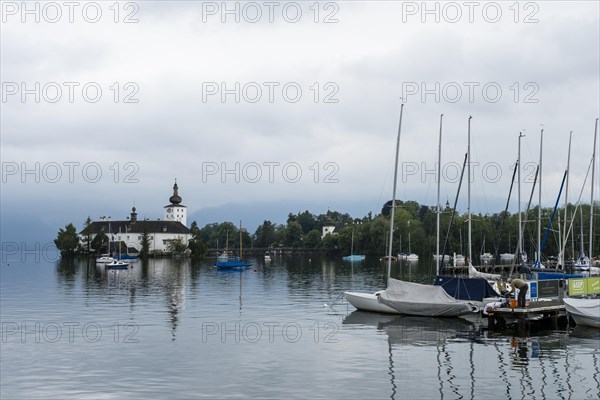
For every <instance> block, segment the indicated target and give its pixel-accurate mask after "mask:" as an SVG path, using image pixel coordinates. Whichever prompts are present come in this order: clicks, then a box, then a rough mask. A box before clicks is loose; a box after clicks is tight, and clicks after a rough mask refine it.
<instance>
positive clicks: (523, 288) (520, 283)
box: [506, 278, 529, 308]
mask: <svg viewBox="0 0 600 400" xmlns="http://www.w3.org/2000/svg"><path fill="white" fill-rule="evenodd" d="M507 282H508V283H510V286H511V288H510V290H509V291H508V292H506V295H507V296H510V295H511V294H512V293H514V292H515V290H516V289H519V296H518V298H517V303H518V307H520V308H523V307H525V305H526V304H525V296H526V295H527V289H529V286H528V285H527V282H525V281H524V280H522V279H513V278H508V281H507Z"/></svg>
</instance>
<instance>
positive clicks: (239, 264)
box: [215, 221, 252, 269]
mask: <svg viewBox="0 0 600 400" xmlns="http://www.w3.org/2000/svg"><path fill="white" fill-rule="evenodd" d="M242 257H243V248H242V221H240V256H239V257H233V256H228V257H227V260H226V261H217V262H216V263H215V268H218V269H239V268H247V267H251V266H252V264H250V263H247V262H245V261H244V260H243V259H242Z"/></svg>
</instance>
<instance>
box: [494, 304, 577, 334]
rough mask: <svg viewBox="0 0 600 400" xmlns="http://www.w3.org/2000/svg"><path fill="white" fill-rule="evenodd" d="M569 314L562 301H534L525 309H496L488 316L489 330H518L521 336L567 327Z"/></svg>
mask: <svg viewBox="0 0 600 400" xmlns="http://www.w3.org/2000/svg"><path fill="white" fill-rule="evenodd" d="M567 322H568V321H567V313H566V311H565V306H564V304H562V302H561V301H558V300H556V301H538V302H535V301H532V302H530V304H529V306H528V307H525V308H519V307H517V308H509V307H506V308H496V309H495V310H494V311H493V312H490V313H489V315H488V329H490V330H505V329H516V331H517V333H518V334H520V335H529V333H530V332H532V331H534V332H536V331H540V330H544V329H558V328H562V327H563V326H564V327H566V326H567Z"/></svg>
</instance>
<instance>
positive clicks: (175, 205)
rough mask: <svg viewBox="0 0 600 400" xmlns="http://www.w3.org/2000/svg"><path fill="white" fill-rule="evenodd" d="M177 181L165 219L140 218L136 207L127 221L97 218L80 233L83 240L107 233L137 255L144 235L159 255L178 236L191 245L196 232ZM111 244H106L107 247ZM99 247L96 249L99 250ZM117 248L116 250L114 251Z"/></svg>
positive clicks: (166, 208) (114, 240)
mask: <svg viewBox="0 0 600 400" xmlns="http://www.w3.org/2000/svg"><path fill="white" fill-rule="evenodd" d="M178 190H179V187H178V186H177V181H175V184H174V185H173V195H172V196H171V197H170V198H169V202H170V204H168V205H166V206H164V207H163V208H164V218H163V219H162V220H155V221H151V220H148V219H146V220H142V221H138V219H137V212H136V208H135V207H133V208H132V209H131V215H130V217H129V218H128V219H127V220H124V221H116V220H115V221H113V220H111V219H110V218H104V217H102V218H100V220H99V221H93V222H92V223H90V224H89V225H88V226H87V227H86V228H85V229H83V230H82V231H81V232H80V233H79V239H80V241H81V242H82V245H84V244H83V243H84V239H85V237H86V236H88V235H89V236H90V240H92V241H93V240H94V237H96V235H98V234H104V235H107V236H108V238H109V240H110V241H111V242H117V243H120V246H121V249H124V248H127V252H128V253H129V254H132V253H134V254H137V253H139V252H140V250H141V248H142V235H143V234H144V232H146V233H147V234H148V239H149V240H150V252H151V253H155V254H160V253H164V252H166V251H167V246H168V244H169V242H170V241H172V240H174V239H181V240H182V241H183V243H184V244H185V245H186V247H187V245H188V243H189V241H190V239H191V237H192V234H191V231H190V230H189V228H188V227H187V226H186V224H187V207H186V206H184V205H183V204H181V196H179V193H178ZM106 248H107V247H104V249H106ZM111 248H112V249H118V248H119V245H118V244H117V245H112V246H111ZM96 250H97V249H93V251H96ZM113 251H114V250H113Z"/></svg>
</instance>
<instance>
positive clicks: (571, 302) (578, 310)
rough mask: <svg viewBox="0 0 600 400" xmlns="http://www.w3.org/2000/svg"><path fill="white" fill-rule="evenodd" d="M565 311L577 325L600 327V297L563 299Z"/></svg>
mask: <svg viewBox="0 0 600 400" xmlns="http://www.w3.org/2000/svg"><path fill="white" fill-rule="evenodd" d="M563 301H564V303H565V308H566V310H567V313H569V315H571V316H572V317H573V319H574V320H575V323H576V324H578V325H585V326H591V327H594V328H600V297H596V298H592V299H583V298H582V299H578V298H573V297H570V298H565V299H563Z"/></svg>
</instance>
